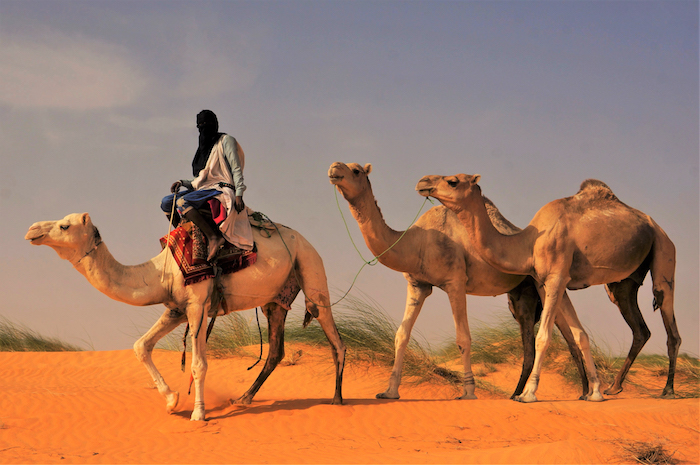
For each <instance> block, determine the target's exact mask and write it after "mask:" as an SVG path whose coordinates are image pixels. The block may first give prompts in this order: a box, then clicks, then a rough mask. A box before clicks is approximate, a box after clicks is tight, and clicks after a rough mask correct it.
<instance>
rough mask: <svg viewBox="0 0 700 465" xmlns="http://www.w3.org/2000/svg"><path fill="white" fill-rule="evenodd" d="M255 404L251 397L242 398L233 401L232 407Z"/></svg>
mask: <svg viewBox="0 0 700 465" xmlns="http://www.w3.org/2000/svg"><path fill="white" fill-rule="evenodd" d="M251 403H253V398H252V397H250V396H241V397H239V398H238V399H236V400H233V399H231V405H250V404H251Z"/></svg>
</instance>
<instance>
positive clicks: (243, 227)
mask: <svg viewBox="0 0 700 465" xmlns="http://www.w3.org/2000/svg"><path fill="white" fill-rule="evenodd" d="M224 143H226V145H229V147H227V148H229V152H231V153H229V154H228V155H229V156H228V158H229V159H230V160H231V162H230V164H231V166H230V167H229V162H228V161H227V157H226V156H225V153H224ZM230 148H232V149H233V150H230ZM244 165H245V155H244V153H243V150H242V149H241V146H240V145H238V141H236V139H234V138H233V137H231V136H229V135H228V134H224V135H223V136H221V138H220V139H219V141H218V142H217V143H216V144H214V147H213V148H212V149H211V153H210V154H209V158H208V159H207V164H206V165H205V166H204V168H203V169H202V171H200V172H199V175H198V176H197V177H196V178H194V179H193V180H192V181H191V185H192V188H193V189H195V190H201V189H217V190H219V191H221V192H222V194H219V195H217V196H216V198H217V199H218V200H219V202H221V204H222V205H223V206H224V208H225V209H226V220H224V222H223V223H221V224H220V225H219V229H220V230H221V234H223V236H224V238H225V239H226V240H227V241H229V242H230V243H231V244H233V245H235V246H236V247H238V248H240V249H243V250H252V248H253V230H252V229H251V227H250V222H249V221H248V212H247V209H243V211H241V212H240V213H239V212H237V211H236V209H235V208H234V200H235V197H236V195H237V194H238V195H243V191H244V190H245V185H244V184H243V167H244ZM232 172H233V173H232ZM219 182H225V183H227V184H231V185H234V186H235V187H236V191H235V192H234V190H233V189H231V188H230V187H220V186H219Z"/></svg>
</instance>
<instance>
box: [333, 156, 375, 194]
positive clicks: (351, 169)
mask: <svg viewBox="0 0 700 465" xmlns="http://www.w3.org/2000/svg"><path fill="white" fill-rule="evenodd" d="M371 172H372V165H371V164H369V163H367V164H366V165H365V166H364V167H363V166H362V165H359V164H357V163H350V164H349V165H346V164H345V163H341V162H339V161H337V162H335V163H333V164H332V165H331V167H330V168H329V169H328V179H329V180H330V182H331V184H333V185H334V186H335V187H336V189H338V191H339V192H340V193H341V194H342V195H343V197H345V200H347V201H351V200H353V199H356V198H357V197H359V196H360V195H361V194H363V193H366V192H367V191H368V190H369V191H371V190H372V187H371V185H370V183H369V178H368V177H367V176H369V173H371Z"/></svg>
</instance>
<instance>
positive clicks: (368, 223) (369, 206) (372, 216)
mask: <svg viewBox="0 0 700 465" xmlns="http://www.w3.org/2000/svg"><path fill="white" fill-rule="evenodd" d="M348 203H349V204H350V212H351V213H352V216H353V217H354V218H355V220H356V221H357V224H358V226H359V227H360V232H362V237H363V238H364V239H365V244H366V245H367V247H368V248H369V250H370V251H371V252H372V253H373V254H374V256H375V257H376V256H379V255H381V256H379V258H378V260H379V262H380V263H382V264H383V265H385V266H387V267H389V268H392V269H394V270H398V271H404V270H403V266H402V264H403V263H402V262H403V261H404V260H403V259H402V257H405V256H406V255H407V254H406V251H405V248H406V244H407V242H404V241H403V240H401V241H399V242H398V243H397V242H396V241H397V240H399V238H400V237H401V235H402V234H403V231H396V230H394V229H392V228H390V227H389V225H387V224H386V221H384V216H383V215H382V212H381V210H380V209H379V206H378V205H377V202H376V201H375V200H374V196H373V195H372V194H371V191H370V192H369V194H368V195H363V196H360V197H359V198H358V199H355V200H354V201H349V202H348ZM392 246H393V247H392ZM390 247H391V249H390V250H388V249H389V248H390Z"/></svg>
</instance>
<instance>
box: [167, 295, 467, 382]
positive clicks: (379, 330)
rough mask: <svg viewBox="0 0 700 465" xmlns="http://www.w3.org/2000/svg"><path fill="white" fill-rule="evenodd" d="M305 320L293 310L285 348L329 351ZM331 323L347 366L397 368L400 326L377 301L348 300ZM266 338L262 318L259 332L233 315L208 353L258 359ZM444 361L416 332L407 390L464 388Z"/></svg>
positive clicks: (215, 333)
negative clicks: (301, 346)
mask: <svg viewBox="0 0 700 465" xmlns="http://www.w3.org/2000/svg"><path fill="white" fill-rule="evenodd" d="M295 307H296V306H295ZM303 318H304V310H303V308H301V309H300V308H294V309H293V310H292V311H291V312H290V313H289V316H288V318H287V322H286V325H285V333H284V338H285V342H286V343H301V344H310V345H327V344H328V340H327V339H326V335H325V334H324V333H323V330H322V329H321V326H320V325H319V324H318V322H317V321H316V320H313V321H312V322H311V323H310V324H309V325H308V326H307V327H306V328H304V327H303V324H302V322H303ZM333 318H334V320H335V322H336V326H337V327H338V332H339V333H340V336H341V337H342V339H343V342H344V343H345V346H346V348H347V353H346V361H347V362H348V363H352V362H364V363H369V364H373V365H381V366H386V367H391V366H392V365H393V363H394V337H395V334H396V331H397V329H398V326H397V325H396V323H394V321H393V320H392V319H391V317H390V316H389V315H388V314H387V313H386V312H385V311H384V310H383V309H382V308H381V307H380V306H379V304H377V303H376V302H375V301H374V300H372V299H371V298H370V297H368V296H365V295H362V296H359V297H358V296H357V295H352V294H350V295H348V296H346V297H345V298H344V299H343V300H342V301H341V302H340V303H338V304H336V305H334V307H333ZM183 328H184V326H183ZM183 330H184V329H183ZM267 337H268V336H267V321H266V319H265V317H264V316H262V315H260V316H259V327H258V325H257V324H256V322H255V321H251V320H250V319H249V318H246V317H244V316H241V315H240V314H238V313H235V312H234V313H231V314H229V315H227V316H225V317H221V318H218V319H217V320H216V323H215V325H214V329H213V330H212V333H211V335H210V337H209V343H208V348H207V351H208V352H209V353H210V354H211V355H212V356H213V357H221V358H225V357H230V356H241V355H244V356H255V357H257V356H258V350H257V347H258V346H259V344H260V339H261V338H262V341H263V343H267ZM182 346H183V343H182V333H181V332H180V335H175V334H171V335H169V336H167V337H166V338H165V339H164V341H163V342H162V343H159V347H160V348H163V349H169V350H182ZM296 358H298V356H297V357H296ZM443 359H444V357H442V356H441V355H435V354H434V353H433V351H432V350H431V348H430V345H429V344H428V343H427V341H426V340H425V338H423V337H422V336H421V335H420V334H418V333H417V332H416V331H415V330H414V331H413V335H412V337H411V339H410V342H409V344H408V347H407V349H406V352H405V355H404V368H403V381H404V382H405V383H407V384H420V383H423V382H434V383H446V384H450V385H454V386H458V385H460V384H461V383H462V380H463V376H462V374H461V373H460V372H456V371H453V370H451V369H449V368H447V367H445V366H444V365H443V364H441V363H440V362H441V361H442V360H443ZM295 362H296V361H295V352H294V351H292V353H291V354H290V355H289V356H288V357H287V359H285V362H284V363H295Z"/></svg>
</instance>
